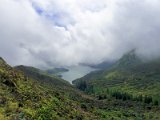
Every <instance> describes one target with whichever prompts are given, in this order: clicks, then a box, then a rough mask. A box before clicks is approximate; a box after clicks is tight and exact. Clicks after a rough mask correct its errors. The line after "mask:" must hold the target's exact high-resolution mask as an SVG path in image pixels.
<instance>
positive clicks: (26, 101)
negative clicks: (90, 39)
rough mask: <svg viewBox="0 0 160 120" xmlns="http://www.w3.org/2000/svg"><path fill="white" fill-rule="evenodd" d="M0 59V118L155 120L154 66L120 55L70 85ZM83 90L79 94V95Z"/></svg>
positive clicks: (159, 113) (157, 75) (157, 84)
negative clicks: (105, 66) (106, 67)
mask: <svg viewBox="0 0 160 120" xmlns="http://www.w3.org/2000/svg"><path fill="white" fill-rule="evenodd" d="M73 83H74V84H75V86H76V87H77V88H78V89H80V90H81V91H79V90H78V89H76V88H75V87H74V86H72V85H70V84H69V83H68V82H67V81H64V80H63V79H61V78H59V77H57V76H55V75H50V74H48V73H46V72H44V71H42V70H39V69H37V68H34V67H26V66H17V67H15V68H12V67H10V66H9V65H7V64H6V62H5V61H4V60H3V59H2V58H0V120H159V119H160V106H159V102H160V94H159V90H160V62H159V60H154V61H150V62H144V61H141V60H140V59H139V58H138V57H137V56H136V55H135V54H133V52H132V53H129V54H126V55H125V56H124V57H123V58H121V59H120V60H119V61H117V62H116V63H115V64H113V66H112V67H110V68H108V69H103V70H100V71H95V72H92V73H90V74H88V75H86V76H85V77H83V78H80V79H78V80H75V81H74V82H73ZM82 91H84V92H82Z"/></svg>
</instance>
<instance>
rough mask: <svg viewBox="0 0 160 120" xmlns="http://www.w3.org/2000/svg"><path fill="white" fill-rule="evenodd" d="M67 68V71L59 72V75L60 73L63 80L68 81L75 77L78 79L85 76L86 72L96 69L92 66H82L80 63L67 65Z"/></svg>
mask: <svg viewBox="0 0 160 120" xmlns="http://www.w3.org/2000/svg"><path fill="white" fill-rule="evenodd" d="M67 69H68V70H69V71H68V72H64V73H61V74H60V75H62V78H63V79H64V80H67V81H69V82H70V83H72V81H73V80H75V79H78V78H81V77H83V76H85V75H86V74H88V73H90V72H91V71H95V70H97V69H94V68H92V67H89V66H82V65H81V66H73V67H69V68H67Z"/></svg>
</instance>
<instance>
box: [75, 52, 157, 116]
mask: <svg viewBox="0 0 160 120" xmlns="http://www.w3.org/2000/svg"><path fill="white" fill-rule="evenodd" d="M73 84H75V86H76V87H77V88H79V89H80V90H83V91H85V92H86V93H88V94H92V95H94V96H98V99H103V100H107V99H112V100H113V99H116V100H120V101H124V102H125V103H126V101H127V102H131V103H132V104H135V106H141V105H142V106H149V107H150V108H151V109H153V108H156V109H158V110H159V103H160V92H159V91H160V60H159V59H156V60H152V61H145V62H144V61H142V60H141V59H140V58H139V57H138V56H137V55H136V54H135V53H134V51H131V52H129V53H127V54H125V55H124V56H123V57H122V58H121V59H120V60H118V61H117V62H116V63H115V64H114V65H113V66H112V67H111V68H109V69H107V70H101V71H95V72H92V73H90V74H88V75H86V76H84V77H83V78H80V79H77V80H75V81H73ZM139 104H141V105H139ZM144 109H146V108H145V107H144ZM151 111H152V112H153V111H154V110H151ZM157 114H158V113H157ZM157 114H156V115H155V116H159V115H160V114H158V115H157ZM154 119H155V118H154Z"/></svg>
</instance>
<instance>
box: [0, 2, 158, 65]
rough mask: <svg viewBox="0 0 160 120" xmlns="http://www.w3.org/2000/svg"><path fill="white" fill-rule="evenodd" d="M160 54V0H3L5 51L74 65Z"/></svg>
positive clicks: (8, 56)
mask: <svg viewBox="0 0 160 120" xmlns="http://www.w3.org/2000/svg"><path fill="white" fill-rule="evenodd" d="M132 49H136V52H137V53H138V54H139V55H143V56H145V57H152V58H153V57H155V56H159V55H160V1H159V0H0V56H1V57H3V58H4V59H5V60H6V61H7V62H8V63H9V64H11V65H19V64H24V65H33V66H41V67H42V66H46V67H47V66H55V65H56V66H66V65H68V66H70V65H77V64H79V63H90V64H96V63H100V62H102V61H105V60H107V61H110V60H115V59H118V58H120V57H121V56H122V55H123V54H124V53H126V52H127V51H130V50H132Z"/></svg>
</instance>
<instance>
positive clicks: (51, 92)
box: [0, 58, 99, 120]
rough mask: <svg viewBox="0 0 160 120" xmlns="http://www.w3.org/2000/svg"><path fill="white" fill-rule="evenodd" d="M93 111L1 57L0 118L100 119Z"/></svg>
mask: <svg viewBox="0 0 160 120" xmlns="http://www.w3.org/2000/svg"><path fill="white" fill-rule="evenodd" d="M58 85H59V84H58ZM83 96H85V95H83ZM92 110H93V108H90V109H85V108H84V106H82V105H81V103H80V102H79V101H74V100H72V99H71V98H70V97H69V96H68V94H66V93H65V91H61V90H59V88H57V87H56V86H55V87H53V88H52V89H51V87H50V86H47V85H43V84H41V83H39V82H38V81H37V80H34V79H32V78H31V77H27V76H26V75H24V74H23V73H22V72H19V71H17V70H15V69H14V68H12V67H10V66H9V65H7V64H6V63H5V61H4V60H3V59H2V58H0V120H32V119H34V120H68V119H77V120H82V119H93V120H94V119H98V118H99V117H98V115H96V114H95V113H94V112H91V111H92Z"/></svg>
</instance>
